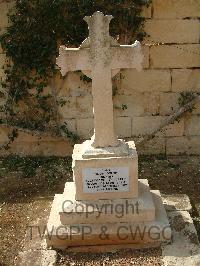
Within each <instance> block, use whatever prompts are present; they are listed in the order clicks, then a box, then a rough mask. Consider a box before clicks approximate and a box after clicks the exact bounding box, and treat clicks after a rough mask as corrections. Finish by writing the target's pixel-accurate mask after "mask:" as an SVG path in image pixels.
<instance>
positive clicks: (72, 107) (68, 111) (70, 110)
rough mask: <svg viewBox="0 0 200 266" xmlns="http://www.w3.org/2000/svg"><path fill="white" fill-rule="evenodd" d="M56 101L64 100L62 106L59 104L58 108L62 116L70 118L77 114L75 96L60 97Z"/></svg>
mask: <svg viewBox="0 0 200 266" xmlns="http://www.w3.org/2000/svg"><path fill="white" fill-rule="evenodd" d="M58 101H59V102H60V101H64V104H63V105H62V106H61V105H59V108H58V110H59V113H60V114H61V116H62V118H67V119H70V118H71V119H72V118H75V117H76V116H77V114H78V110H77V108H76V97H60V98H58Z"/></svg>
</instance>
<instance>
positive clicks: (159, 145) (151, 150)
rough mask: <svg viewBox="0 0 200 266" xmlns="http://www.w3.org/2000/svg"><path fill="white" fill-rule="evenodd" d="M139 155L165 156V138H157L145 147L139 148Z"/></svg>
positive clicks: (148, 142)
mask: <svg viewBox="0 0 200 266" xmlns="http://www.w3.org/2000/svg"><path fill="white" fill-rule="evenodd" d="M137 149H138V153H139V154H144V155H150V154H165V138H163V137H155V138H153V139H152V140H150V141H147V142H146V143H145V144H144V145H143V146H140V147H138V148H137Z"/></svg>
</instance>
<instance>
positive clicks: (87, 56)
mask: <svg viewBox="0 0 200 266" xmlns="http://www.w3.org/2000/svg"><path fill="white" fill-rule="evenodd" d="M112 18H113V17H112V16H109V15H106V16H104V14H103V13H102V12H99V11H97V12H95V13H94V14H93V15H92V16H86V17H84V20H85V21H86V22H87V24H88V29H89V38H87V39H86V40H85V41H84V42H83V43H82V45H81V46H80V47H79V48H67V47H64V46H61V47H60V49H59V57H58V58H57V65H58V66H59V67H60V68H61V73H62V75H63V76H65V75H66V73H67V72H69V71H76V70H82V71H83V72H84V73H86V74H87V76H89V77H92V96H93V113H94V127H95V130H94V136H93V138H92V143H93V144H92V145H93V146H94V147H96V148H99V147H107V146H113V147H114V146H117V145H118V140H117V137H116V134H115V132H114V119H113V101H112V76H114V75H116V74H117V73H118V72H119V69H120V68H136V69H137V70H141V68H142V62H143V58H144V56H143V54H142V52H141V45H140V43H139V42H138V41H136V42H135V43H134V44H133V45H119V44H118V43H117V41H116V40H114V39H113V38H112V37H111V36H110V35H109V24H110V21H111V20H112ZM147 49H148V47H147ZM147 49H146V50H147ZM144 61H145V60H144ZM148 61H149V60H148V59H147V62H148ZM102 106H103V112H102ZM102 124H105V125H106V127H102Z"/></svg>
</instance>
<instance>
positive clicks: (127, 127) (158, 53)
mask: <svg viewBox="0 0 200 266" xmlns="http://www.w3.org/2000/svg"><path fill="white" fill-rule="evenodd" d="M8 5H9V4H6V3H0V8H1V17H0V30H3V29H4V27H5V26H6V25H7V18H6V11H7V7H8ZM143 14H144V16H145V17H146V18H147V21H146V23H145V29H146V32H147V33H148V35H149V36H148V37H147V38H146V40H144V42H143V51H144V55H145V59H144V62H143V70H142V71H141V72H137V71H136V70H132V69H126V70H125V69H124V70H121V72H120V75H118V76H117V77H116V78H115V80H114V81H113V86H114V89H115V91H116V92H117V94H116V96H115V97H114V117H115V128H116V132H117V134H118V136H119V137H121V138H128V139H135V140H137V139H138V138H139V137H140V136H142V135H145V134H149V133H151V132H152V131H153V130H155V129H156V128H158V127H159V125H160V123H162V122H163V121H164V120H165V119H167V117H168V116H169V115H170V114H171V113H172V112H174V111H176V110H177V109H178V108H179V99H180V97H181V93H182V92H199V93H200V20H199V19H200V2H199V0H152V5H151V6H150V7H149V8H146V9H144V11H143ZM5 60H6V58H5V56H4V55H3V54H2V51H0V75H2V76H3V71H2V70H1V68H2V64H3V62H4V61H5ZM80 76H81V74H80V73H69V74H68V75H67V77H66V79H65V81H64V82H63V81H61V80H59V79H57V87H58V88H59V95H58V97H59V98H60V99H63V100H65V101H66V104H65V105H64V106H63V107H59V111H60V114H61V116H62V120H63V121H65V122H67V124H68V127H69V129H70V130H71V131H73V132H75V133H76V134H78V135H79V136H80V137H82V138H83V139H86V138H89V137H91V136H92V134H93V112H92V95H91V83H87V82H84V81H82V80H81V78H80ZM61 83H62V86H61ZM61 87H62V88H61ZM60 88H61V89H60ZM102 111H103V108H102ZM104 126H105V127H106V125H104ZM5 131H6V130H5V128H4V129H1V130H0V143H2V142H3V141H5V139H6V134H5ZM10 152H12V153H18V154H30V155H37V154H41V155H62V156H65V155H70V154H71V152H72V148H71V146H70V144H69V143H67V142H63V141H61V140H55V139H50V138H48V139H47V138H41V139H39V138H38V137H33V136H28V135H27V134H25V133H23V134H22V133H21V134H20V136H19V138H18V139H17V140H16V141H15V143H14V144H13V145H12V148H11V150H10V151H6V153H10ZM1 153H2V151H1ZM139 153H140V154H161V153H162V154H163V153H166V154H167V155H178V154H194V155H199V154H200V103H198V104H197V105H196V106H195V109H194V110H193V112H192V113H187V114H186V115H184V117H183V118H182V119H180V120H179V121H176V122H175V123H174V124H172V125H169V126H167V127H166V128H164V130H162V132H159V133H158V134H157V135H156V137H155V138H154V139H152V140H151V141H149V142H148V143H146V144H145V146H144V147H143V148H140V149H139Z"/></svg>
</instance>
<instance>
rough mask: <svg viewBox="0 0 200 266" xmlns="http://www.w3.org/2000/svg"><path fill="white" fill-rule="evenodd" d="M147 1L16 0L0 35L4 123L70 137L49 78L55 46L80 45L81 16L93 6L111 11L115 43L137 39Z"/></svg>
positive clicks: (84, 28)
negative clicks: (3, 72)
mask: <svg viewBox="0 0 200 266" xmlns="http://www.w3.org/2000/svg"><path fill="white" fill-rule="evenodd" d="M149 3H150V0H110V1H106V0H31V1H30V0H16V4H15V7H14V8H13V9H12V10H11V12H10V13H9V20H10V25H9V27H8V28H7V29H6V31H5V32H4V33H3V34H2V35H0V43H1V46H2V48H3V50H4V51H5V53H6V55H7V57H8V58H9V59H10V60H9V61H10V62H7V63H6V65H5V73H6V79H5V81H4V82H2V84H1V86H2V87H3V89H4V92H6V93H7V103H6V105H5V106H4V108H3V110H2V111H3V112H4V113H6V119H7V123H8V121H9V123H10V124H12V125H17V126H20V127H22V128H29V129H33V130H43V131H45V130H47V129H48V130H54V131H55V132H58V133H59V134H60V131H62V132H64V134H65V133H66V132H67V136H68V137H71V136H72V138H73V140H75V139H74V135H73V134H72V135H71V134H70V133H69V131H68V130H67V129H66V128H64V125H61V124H60V121H59V112H58V105H59V102H58V100H57V97H56V96H57V91H56V83H55V80H54V77H55V74H56V71H57V70H56V68H55V59H56V57H57V56H58V48H59V46H60V45H61V44H65V45H68V46H76V47H77V46H79V45H80V43H81V42H82V41H83V40H84V39H85V38H86V37H87V35H88V29H87V24H86V22H84V21H83V17H84V16H86V15H92V14H93V13H94V12H95V11H97V10H99V11H102V12H103V13H104V14H109V15H110V14H111V15H113V17H114V19H113V20H112V21H111V29H110V33H111V35H112V36H114V37H115V38H117V39H118V40H119V42H121V43H126V44H130V43H133V42H134V40H135V39H138V40H140V41H141V40H142V39H143V38H144V36H145V32H144V30H143V25H144V21H145V19H144V17H142V15H141V12H142V8H143V7H144V6H148V5H149ZM49 84H51V86H50V90H49ZM2 121H3V120H2ZM63 129H64V130H63ZM65 135H66V134H65Z"/></svg>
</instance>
